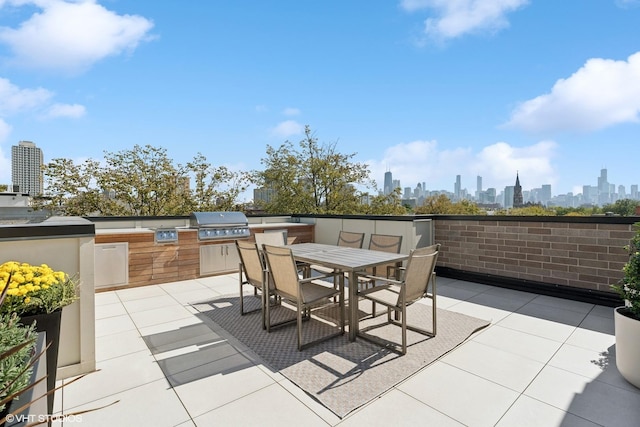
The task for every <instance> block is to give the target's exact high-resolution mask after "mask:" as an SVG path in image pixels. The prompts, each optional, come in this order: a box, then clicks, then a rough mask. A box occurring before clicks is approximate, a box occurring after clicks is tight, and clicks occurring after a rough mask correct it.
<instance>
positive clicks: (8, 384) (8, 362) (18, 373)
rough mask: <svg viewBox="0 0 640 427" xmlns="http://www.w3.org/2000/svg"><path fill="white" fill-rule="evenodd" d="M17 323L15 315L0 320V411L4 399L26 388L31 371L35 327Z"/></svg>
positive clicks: (2, 407) (3, 404)
mask: <svg viewBox="0 0 640 427" xmlns="http://www.w3.org/2000/svg"><path fill="white" fill-rule="evenodd" d="M19 321H20V319H19V318H18V317H17V316H16V315H15V314H13V315H5V316H2V317H1V318H0V411H1V410H3V409H4V407H5V406H6V405H5V403H3V400H5V398H7V397H8V396H12V395H14V394H17V393H19V392H20V391H21V390H24V389H25V388H26V387H27V385H28V383H29V379H30V377H31V371H32V369H33V367H32V366H29V362H30V358H31V356H32V354H33V350H34V347H35V338H36V336H37V333H36V332H35V325H32V326H30V327H25V326H23V325H22V324H20V323H19ZM22 344H25V345H22ZM21 345H22V346H21Z"/></svg>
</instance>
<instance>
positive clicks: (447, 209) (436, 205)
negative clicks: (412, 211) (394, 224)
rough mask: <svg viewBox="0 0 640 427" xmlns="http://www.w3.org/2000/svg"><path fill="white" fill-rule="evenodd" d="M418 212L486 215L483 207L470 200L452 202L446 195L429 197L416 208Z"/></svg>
mask: <svg viewBox="0 0 640 427" xmlns="http://www.w3.org/2000/svg"><path fill="white" fill-rule="evenodd" d="M416 214H446V215H485V214H486V212H484V211H483V210H482V209H480V208H479V207H478V205H476V204H475V203H473V202H472V201H470V200H461V201H459V202H455V203H454V202H452V201H451V199H449V198H448V197H447V196H446V195H444V194H440V195H438V196H431V197H427V198H426V199H425V201H424V203H423V204H422V206H419V207H417V208H416Z"/></svg>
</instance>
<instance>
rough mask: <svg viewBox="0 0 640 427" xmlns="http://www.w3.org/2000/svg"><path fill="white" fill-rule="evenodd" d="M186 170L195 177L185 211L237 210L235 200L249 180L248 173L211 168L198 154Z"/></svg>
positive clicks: (220, 167)
mask: <svg viewBox="0 0 640 427" xmlns="http://www.w3.org/2000/svg"><path fill="white" fill-rule="evenodd" d="M187 168H188V169H189V171H190V172H191V173H193V174H194V176H195V188H194V190H193V193H192V197H191V198H190V200H189V203H188V205H187V206H185V207H187V209H186V210H187V211H189V212H206V211H212V210H220V211H230V210H238V205H237V199H238V197H239V196H240V194H241V193H243V192H244V191H246V189H247V186H248V184H249V182H250V180H251V175H250V173H248V172H233V171H231V170H229V169H228V168H227V167H225V166H218V167H214V166H212V165H211V164H210V163H209V162H208V161H207V159H206V158H205V156H204V155H202V154H201V153H198V154H197V155H196V156H195V157H194V158H193V160H192V161H191V162H189V163H187Z"/></svg>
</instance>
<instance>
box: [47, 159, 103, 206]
mask: <svg viewBox="0 0 640 427" xmlns="http://www.w3.org/2000/svg"><path fill="white" fill-rule="evenodd" d="M99 170H100V165H99V164H98V162H96V161H95V160H91V159H88V160H85V161H84V162H82V163H80V164H75V163H73V160H71V159H53V160H52V161H51V162H50V163H49V164H47V165H46V166H45V167H44V177H45V182H46V183H47V196H48V197H47V198H37V199H35V200H34V205H35V207H36V208H39V209H49V210H51V211H52V212H54V213H57V214H61V215H90V214H93V213H98V212H101V211H102V210H103V209H104V206H103V202H104V197H103V195H102V193H101V191H100V190H99V189H98V188H97V187H96V177H97V176H98V172H99Z"/></svg>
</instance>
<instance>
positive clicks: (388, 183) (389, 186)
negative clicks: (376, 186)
mask: <svg viewBox="0 0 640 427" xmlns="http://www.w3.org/2000/svg"><path fill="white" fill-rule="evenodd" d="M391 191H393V177H392V175H391V171H388V172H385V173H384V188H383V190H382V192H383V193H384V195H385V196H386V195H387V194H391Z"/></svg>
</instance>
